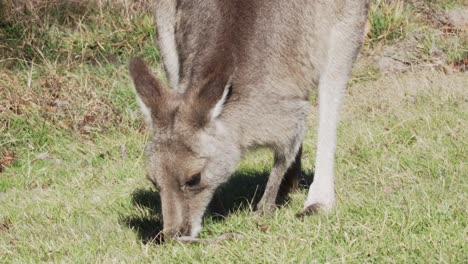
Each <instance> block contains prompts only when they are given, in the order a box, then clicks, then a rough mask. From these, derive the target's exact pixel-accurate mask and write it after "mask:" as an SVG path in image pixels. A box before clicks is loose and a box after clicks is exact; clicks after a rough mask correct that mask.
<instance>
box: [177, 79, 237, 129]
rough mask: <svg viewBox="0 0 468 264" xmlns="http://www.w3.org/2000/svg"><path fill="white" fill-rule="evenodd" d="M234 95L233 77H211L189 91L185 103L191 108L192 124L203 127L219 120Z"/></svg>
mask: <svg viewBox="0 0 468 264" xmlns="http://www.w3.org/2000/svg"><path fill="white" fill-rule="evenodd" d="M231 93H232V77H228V78H222V77H221V76H213V75H211V76H209V77H208V78H207V79H205V80H204V81H202V82H201V83H200V84H198V85H197V87H196V88H195V89H192V90H189V91H188V93H187V94H186V99H185V102H186V103H187V106H188V107H189V109H188V111H190V115H191V120H192V124H193V125H194V126H197V127H203V126H205V125H206V124H208V123H209V122H211V121H213V120H215V119H216V118H218V117H219V116H220V115H221V113H222V112H223V109H224V106H225V104H226V102H227V100H228V99H229V97H230V95H231Z"/></svg>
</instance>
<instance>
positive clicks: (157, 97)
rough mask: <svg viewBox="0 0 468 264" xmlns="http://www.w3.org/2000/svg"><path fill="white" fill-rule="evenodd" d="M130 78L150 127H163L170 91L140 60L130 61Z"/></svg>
mask: <svg viewBox="0 0 468 264" xmlns="http://www.w3.org/2000/svg"><path fill="white" fill-rule="evenodd" d="M129 68H130V76H131V77H132V79H133V84H134V86H135V91H136V95H137V100H138V104H139V105H140V108H141V111H142V113H143V115H144V116H145V120H146V123H147V125H148V127H150V128H152V127H153V125H156V126H162V125H164V124H163V123H164V121H165V119H166V118H167V111H168V105H167V104H168V100H169V97H170V96H171V94H170V91H169V90H168V89H166V88H165V87H164V86H163V85H162V83H161V82H160V81H159V80H158V79H156V78H155V77H154V76H153V74H152V73H151V70H150V69H149V68H148V67H147V66H146V64H145V62H144V61H143V60H142V59H140V58H133V59H132V60H131V61H130V67H129Z"/></svg>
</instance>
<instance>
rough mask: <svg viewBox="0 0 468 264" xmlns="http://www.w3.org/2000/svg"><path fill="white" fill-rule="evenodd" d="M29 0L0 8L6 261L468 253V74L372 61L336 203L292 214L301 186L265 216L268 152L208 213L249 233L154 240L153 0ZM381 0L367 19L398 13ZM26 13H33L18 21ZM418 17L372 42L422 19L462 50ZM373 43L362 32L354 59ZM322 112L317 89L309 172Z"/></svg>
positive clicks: (421, 259)
mask: <svg viewBox="0 0 468 264" xmlns="http://www.w3.org/2000/svg"><path fill="white" fill-rule="evenodd" d="M397 2H398V1H393V2H392V1H386V3H387V4H389V5H390V6H391V5H393V4H394V3H397ZM17 3H19V1H18V2H17ZM27 3H35V4H36V5H31V6H29V7H28V8H29V9H26V11H24V10H19V9H18V10H16V9H15V10H16V12H17V13H15V12H10V11H11V8H12V7H13V4H14V3H13V2H12V1H10V2H9V1H4V2H2V4H3V9H2V10H3V11H4V12H3V13H2V14H3V15H2V16H0V33H2V34H3V35H4V36H8V37H7V38H1V39H2V41H1V42H0V54H1V57H0V166H1V171H0V209H1V210H0V262H1V263H23V262H59V263H62V262H73V263H75V262H79V263H81V262H82V263H88V262H106V263H107V262H161V263H168V262H169V263H172V262H196V263H198V262H210V263H211V262H212V263H226V262H227V263H230V262H241V263H243V262H248V263H257V262H274V263H297V262H305V263H310V262H318V263H322V262H332V263H335V262H351V263H362V262H392V263H401V262H409V263H412V262H417V263H425V262H441V263H463V262H466V261H467V259H468V257H467V256H468V252H467V249H466V246H465V244H466V237H467V235H468V234H467V232H468V229H467V221H466V219H467V211H466V204H467V198H466V193H467V191H468V190H467V187H468V185H467V183H468V182H467V179H468V177H467V176H468V175H467V174H468V169H467V168H466V160H468V154H467V153H468V152H467V143H466V142H468V136H467V133H466V131H467V125H466V124H468V122H467V119H468V116H467V115H468V114H467V113H468V104H467V99H468V98H467V94H466V91H465V90H466V84H467V82H468V81H467V77H466V73H454V74H451V75H446V74H444V73H441V72H438V71H435V70H434V69H427V68H426V69H424V70H422V71H416V72H406V73H398V74H397V73H395V74H383V73H380V72H379V70H378V67H376V66H375V65H367V66H366V67H364V68H362V67H361V70H359V71H357V72H356V73H355V74H354V76H353V79H352V81H351V86H350V87H349V90H348V95H347V97H346V103H345V105H344V107H343V110H342V122H341V124H340V129H339V139H338V153H337V157H336V166H337V168H336V177H337V179H336V185H337V186H336V192H337V196H338V206H337V208H336V209H335V210H333V211H332V212H330V213H328V214H320V215H316V216H312V217H307V218H304V219H298V218H296V217H295V216H294V214H295V213H297V212H298V211H300V210H301V208H302V205H303V201H304V200H305V197H306V192H305V191H301V192H297V193H294V194H293V195H292V197H291V200H290V201H288V202H287V203H286V204H285V205H284V206H283V207H281V208H280V209H278V210H276V211H275V212H273V213H272V214H270V215H267V216H263V217H260V216H257V215H256V214H255V213H254V212H253V211H252V209H251V208H252V206H251V205H252V201H253V200H255V199H258V198H259V195H260V194H261V191H262V188H263V185H264V183H265V181H266V175H267V174H268V172H269V170H270V167H271V162H272V160H271V154H270V153H268V152H266V151H258V152H255V153H251V154H250V155H248V157H246V158H245V159H244V160H243V162H242V163H241V164H240V165H239V167H238V169H237V171H236V173H235V175H234V177H233V178H232V180H231V181H230V182H229V183H228V184H227V185H226V186H224V187H223V189H222V190H223V192H222V197H223V200H224V203H225V205H226V206H227V207H228V208H230V209H231V212H230V214H229V215H228V217H226V218H225V219H221V220H220V219H217V218H212V217H207V218H206V219H205V224H204V229H203V232H202V234H201V236H203V237H212V236H215V235H220V234H222V233H225V232H238V233H241V234H243V238H241V239H239V240H233V241H224V242H222V243H220V244H212V245H182V244H178V243H168V244H163V245H157V244H155V243H151V242H150V241H148V240H149V239H150V238H151V237H152V235H154V234H153V232H154V230H156V229H157V228H158V227H159V226H160V211H159V201H158V195H157V193H156V192H154V191H153V189H152V188H151V187H150V183H149V182H148V181H147V180H146V179H145V170H144V168H145V159H144V155H143V148H144V144H145V143H146V142H147V141H148V136H149V135H148V133H147V131H146V130H145V128H144V126H143V122H142V120H141V117H140V114H139V112H138V108H137V105H136V103H135V100H134V95H133V93H132V88H131V83H130V80H129V77H128V72H127V71H128V69H127V66H126V65H127V60H128V58H130V57H132V56H134V55H141V56H143V57H145V58H146V59H147V60H148V61H150V62H151V63H152V64H153V66H154V69H156V70H157V71H159V72H160V73H161V66H160V64H159V55H158V51H157V49H156V48H154V45H153V41H154V33H153V32H152V26H151V25H152V19H151V16H150V15H149V14H148V12H147V6H146V5H145V2H144V1H140V2H135V3H134V4H133V5H129V4H128V3H127V1H114V2H110V1H109V2H108V1H102V2H101V3H102V4H101V5H97V2H93V1H87V2H78V1H76V2H73V1H70V2H67V1H61V3H62V4H63V5H65V6H63V7H61V8H62V9H61V10H62V12H56V11H57V10H55V9H51V10H49V11H47V8H45V7H44V5H45V6H47V2H41V1H35V2H27ZM67 3H71V4H70V5H66V4H67ZM379 3H382V2H379V1H375V2H374V6H373V9H371V10H372V13H371V19H375V18H376V17H378V16H381V14H385V15H384V16H390V15H389V14H388V13H386V11H385V10H381V9H379V8H376V6H378V4H379ZM436 4H437V6H438V7H440V8H445V7H447V8H449V7H451V6H447V5H448V4H447V5H444V4H443V3H442V1H440V2H438V3H436ZM76 5H79V6H76ZM80 6H81V7H80ZM81 8H82V9H81ZM392 8H393V7H392ZM402 8H403V9H401V10H408V11H405V12H410V13H409V14H412V13H411V12H416V11H415V9H412V8H411V7H402ZM407 8H408V9H407ZM390 9H391V8H390ZM5 10H6V11H8V12H5ZM54 10H55V11H54ZM392 10H397V9H392ZM398 10H400V9H398ZM24 12H26V13H24ZM28 12H29V13H28ZM379 12H380V13H379ZM27 14H29V15H31V14H32V15H33V16H32V18H30V20H29V22H28V23H27V22H26V21H22V20H21V18H24V15H27ZM41 17H42V18H44V19H42V20H38V19H37V18H41ZM413 17H419V16H418V14H415V15H414V16H413ZM420 17H422V16H420ZM383 19H384V20H385V21H392V18H389V17H384V18H383ZM30 21H35V22H37V23H36V24H34V23H30ZM40 23H44V24H40ZM405 23H406V22H405ZM418 23H420V24H418ZM397 24H398V23H397ZM141 25H143V26H141ZM409 25H410V26H408V27H406V26H403V27H395V28H398V29H399V28H401V29H403V31H402V32H401V34H400V33H399V34H400V35H399V36H398V37H395V38H390V37H389V36H390V35H389V34H388V33H386V32H391V31H385V30H381V29H385V28H387V27H382V28H381V29H374V30H376V32H381V33H378V34H375V35H373V36H374V37H372V35H371V36H370V39H369V42H372V41H373V42H374V43H377V44H379V45H391V44H392V43H398V42H399V41H402V40H404V38H405V36H406V35H408V34H409V33H411V30H422V32H423V34H425V35H424V39H425V40H426V42H425V43H423V45H426V46H427V47H429V46H435V47H439V48H440V47H443V48H441V49H442V50H443V51H444V53H445V54H455V55H448V56H455V57H456V56H461V57H456V60H458V59H459V58H464V55H463V54H464V53H463V51H460V49H463V45H461V43H463V42H461V41H463V38H462V37H463V36H462V35H461V34H458V33H456V32H455V33H453V36H452V35H447V34H445V35H444V34H438V33H437V34H436V35H431V34H432V33H431V32H433V31H430V30H428V29H427V25H423V24H421V21H419V20H418V19H416V20H411V21H410V24H409ZM379 30H380V31H379ZM5 32H7V35H5ZM8 34H10V35H8ZM382 34H383V35H384V37H381V38H379V37H378V36H380V35H382ZM434 34H435V33H434ZM451 34H452V33H451ZM44 36H48V37H44ZM443 43H452V44H450V45H445V44H443ZM15 45H17V46H18V47H19V48H18V49H14V48H13V47H16V46H15ZM377 46H378V45H367V46H366V47H365V48H364V50H363V53H362V58H361V59H360V61H358V65H357V66H359V64H362V61H366V59H367V57H369V56H373V55H375V54H376V53H378V52H379V49H378V47H377ZM465 46H466V45H465ZM427 49H429V48H424V47H423V48H421V49H419V50H420V52H422V53H424V52H427ZM464 52H466V51H464ZM369 54H370V55H369ZM457 54H458V55H457ZM460 54H461V55H460ZM421 56H428V55H427V54H426V55H424V54H423V55H421ZM447 62H449V61H447ZM313 101H315V100H313ZM316 117H317V107H316V105H315V104H314V103H313V104H312V107H311V116H310V120H309V127H310V129H309V132H308V133H307V135H306V140H305V143H304V151H305V153H304V155H303V166H304V168H303V169H304V170H305V171H306V172H307V173H308V174H311V173H313V169H314V168H313V165H314V157H315V141H316V134H315V128H316V124H317V120H316Z"/></svg>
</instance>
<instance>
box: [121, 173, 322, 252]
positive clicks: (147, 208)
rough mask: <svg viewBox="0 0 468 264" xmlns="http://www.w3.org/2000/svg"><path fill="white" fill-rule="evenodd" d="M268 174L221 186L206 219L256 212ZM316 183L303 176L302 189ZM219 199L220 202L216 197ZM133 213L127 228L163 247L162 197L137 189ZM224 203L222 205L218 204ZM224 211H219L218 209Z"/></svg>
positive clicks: (125, 221) (247, 175) (243, 175)
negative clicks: (235, 213)
mask: <svg viewBox="0 0 468 264" xmlns="http://www.w3.org/2000/svg"><path fill="white" fill-rule="evenodd" d="M268 174H269V172H268V171H245V170H244V171H239V172H236V173H234V175H233V176H232V177H231V179H230V180H229V181H228V182H227V183H226V184H224V185H222V186H221V187H220V188H219V189H218V191H217V194H216V195H215V197H214V199H213V201H212V202H211V204H210V206H209V208H208V210H207V211H208V213H207V217H211V219H212V220H214V221H223V219H225V218H226V217H227V216H229V214H231V213H233V212H236V211H239V210H250V211H251V210H254V208H255V205H256V204H257V203H258V202H259V201H260V199H261V197H262V195H263V192H264V190H265V186H266V183H267V181H268ZM312 179H313V174H305V173H304V172H303V173H302V177H301V185H300V187H301V188H306V187H307V186H308V185H309V184H310V182H311V181H312ZM216 196H218V197H219V199H218V201H216V200H217V197H216ZM131 200H132V204H133V211H132V212H131V213H130V215H129V216H126V217H123V218H122V221H121V222H123V224H124V225H126V226H127V227H129V228H131V229H133V230H134V231H135V232H136V233H137V235H138V238H139V239H140V240H141V241H142V242H143V243H145V244H147V243H156V244H160V243H162V242H163V241H162V237H161V230H162V227H163V224H162V212H161V197H160V196H159V193H158V192H157V191H156V190H154V189H143V188H139V189H136V190H135V191H134V192H133V193H132V195H131ZM287 200H288V198H287V197H283V198H280V199H278V205H279V206H281V205H283V204H284V203H286V202H287ZM219 203H221V205H220V204H219ZM220 206H221V207H222V208H219V207H220Z"/></svg>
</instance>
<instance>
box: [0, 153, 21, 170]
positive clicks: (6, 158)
mask: <svg viewBox="0 0 468 264" xmlns="http://www.w3.org/2000/svg"><path fill="white" fill-rule="evenodd" d="M16 158H17V156H16V153H15V152H11V151H10V150H8V149H5V150H3V151H2V152H0V173H2V172H3V170H4V169H5V168H6V167H7V166H9V165H10V164H12V163H13V162H15V160H16Z"/></svg>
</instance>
